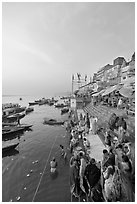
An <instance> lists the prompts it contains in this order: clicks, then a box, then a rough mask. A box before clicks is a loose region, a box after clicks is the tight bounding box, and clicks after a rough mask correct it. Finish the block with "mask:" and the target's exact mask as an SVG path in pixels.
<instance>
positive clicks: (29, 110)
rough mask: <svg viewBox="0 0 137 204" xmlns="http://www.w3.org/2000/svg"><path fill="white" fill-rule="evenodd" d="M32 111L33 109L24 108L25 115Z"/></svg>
mask: <svg viewBox="0 0 137 204" xmlns="http://www.w3.org/2000/svg"><path fill="white" fill-rule="evenodd" d="M32 111H34V108H32V107H29V108H26V111H25V113H26V114H27V113H30V112H32Z"/></svg>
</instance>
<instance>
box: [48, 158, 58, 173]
mask: <svg viewBox="0 0 137 204" xmlns="http://www.w3.org/2000/svg"><path fill="white" fill-rule="evenodd" d="M56 168H57V161H56V159H55V157H53V159H52V160H51V161H50V172H51V173H54V172H55V171H56Z"/></svg>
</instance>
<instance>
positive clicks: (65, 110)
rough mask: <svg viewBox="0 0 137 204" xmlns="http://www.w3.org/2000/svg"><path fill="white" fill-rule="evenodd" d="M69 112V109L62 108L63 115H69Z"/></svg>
mask: <svg viewBox="0 0 137 204" xmlns="http://www.w3.org/2000/svg"><path fill="white" fill-rule="evenodd" d="M68 112H69V108H62V109H61V114H64V113H68Z"/></svg>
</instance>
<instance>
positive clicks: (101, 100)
mask: <svg viewBox="0 0 137 204" xmlns="http://www.w3.org/2000/svg"><path fill="white" fill-rule="evenodd" d="M92 103H93V105H94V106H96V105H99V104H102V105H107V106H109V107H113V108H117V109H125V110H129V109H130V107H131V106H132V99H130V98H125V97H122V96H120V95H117V94H112V95H111V94H109V95H106V96H101V95H98V96H95V97H92Z"/></svg>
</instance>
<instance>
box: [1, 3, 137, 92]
mask: <svg viewBox="0 0 137 204" xmlns="http://www.w3.org/2000/svg"><path fill="white" fill-rule="evenodd" d="M2 43H3V44H2V94H26V95H27V94H33V95H34V94H35V95H37V94H39V95H41V94H42V95H43V94H44V95H45V96H46V95H48V94H50V95H52V94H55V93H60V92H65V91H71V76H72V74H75V73H77V72H79V73H81V74H83V75H85V74H87V75H88V76H93V73H95V72H97V71H98V70H99V68H101V67H103V66H104V65H106V64H108V63H110V64H112V63H113V60H114V59H115V58H116V57H118V56H123V57H125V59H126V60H129V59H130V58H131V56H132V54H133V53H134V51H135V3H133V2H131V3H128V2H126V3H120V2H117V3H116V2H115V3H111V2H110V3H108V2H107V3H99V2H98V3H94V2H87V3H86V2H81V3H78V2H77V3H72V2H61V3H59V2H56V3H53V2H51V3H48V2H43V3H39V2H33V3H29V2H26V3H22V2H16V3H14V2H8V3H6V2H4V3H2Z"/></svg>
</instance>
